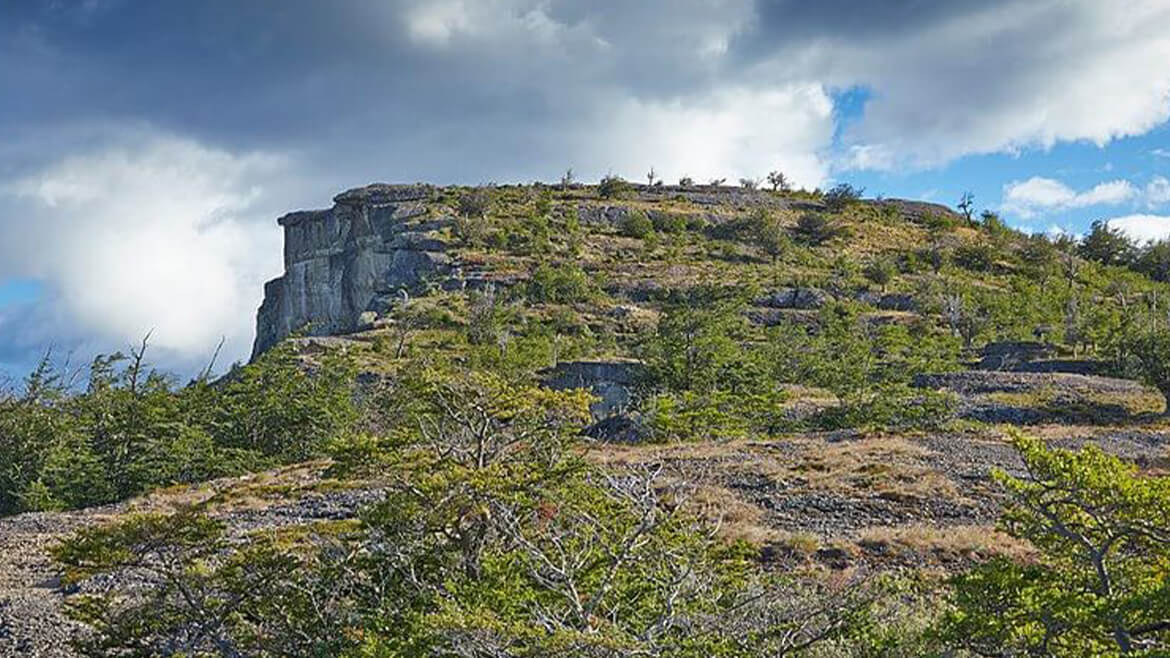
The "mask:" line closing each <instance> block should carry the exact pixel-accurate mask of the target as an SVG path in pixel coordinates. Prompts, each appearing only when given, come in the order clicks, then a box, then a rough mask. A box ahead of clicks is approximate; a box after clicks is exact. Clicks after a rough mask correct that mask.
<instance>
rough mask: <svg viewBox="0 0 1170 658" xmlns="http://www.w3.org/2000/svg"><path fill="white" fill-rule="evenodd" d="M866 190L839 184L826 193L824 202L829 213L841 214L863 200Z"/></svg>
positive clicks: (823, 198) (847, 184)
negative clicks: (862, 196)
mask: <svg viewBox="0 0 1170 658" xmlns="http://www.w3.org/2000/svg"><path fill="white" fill-rule="evenodd" d="M864 192H865V188H857V187H853V186H852V185H850V184H849V183H839V184H837V185H835V186H833V188H832V189H830V190H829V191H828V192H825V195H824V197H822V199H821V200H822V201H823V202H824V204H825V207H826V208H828V210H829V212H841V211H842V210H845V209H847V208H849V207H850V206H852V205H853V204H855V203H857V202H858V201H859V200H861V195H862V194H863V193H864Z"/></svg>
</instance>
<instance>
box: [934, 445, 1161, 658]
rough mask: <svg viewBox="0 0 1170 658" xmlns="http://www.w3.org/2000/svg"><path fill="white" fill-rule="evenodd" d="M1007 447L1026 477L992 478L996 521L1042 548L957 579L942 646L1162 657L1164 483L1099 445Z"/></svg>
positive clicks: (988, 652)
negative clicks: (998, 498) (998, 510)
mask: <svg viewBox="0 0 1170 658" xmlns="http://www.w3.org/2000/svg"><path fill="white" fill-rule="evenodd" d="M1013 443H1014V445H1015V447H1016V449H1017V450H1018V451H1019V453H1020V456H1021V457H1022V459H1023V462H1024V467H1025V473H1024V475H1023V476H1022V477H1015V476H1012V475H1009V474H1007V473H1004V472H1002V471H997V472H996V473H995V474H994V477H995V479H996V481H997V482H999V483H1000V485H1001V486H1002V487H1003V488H1004V490H1005V491H1006V492H1007V495H1008V507H1007V510H1006V511H1005V512H1004V515H1003V517H1002V519H1001V526H1002V527H1003V529H1004V530H1005V531H1007V533H1008V534H1010V535H1011V536H1013V537H1017V538H1020V539H1026V540H1028V542H1030V543H1031V545H1032V546H1034V547H1035V548H1036V550H1037V552H1038V553H1037V555H1035V556H1033V557H1031V558H1029V559H1027V560H1019V561H1012V560H1008V559H1006V558H997V559H994V560H992V561H990V562H988V563H986V564H984V565H982V566H979V567H976V568H975V569H974V570H972V571H971V572H969V573H967V574H964V575H962V576H960V577H959V578H957V579H956V581H955V582H954V586H955V592H954V598H953V603H954V606H955V607H954V609H953V611H952V612H951V613H949V615H948V618H947V621H946V623H945V625H944V635H945V636H946V637H947V639H948V640H949V642H950V643H951V644H952V645H954V646H955V648H962V649H968V650H971V651H973V652H974V654H975V655H982V656H1024V655H1027V656H1057V657H1063V656H1067V657H1070V658H1072V657H1074V656H1130V655H1134V656H1139V655H1140V656H1165V655H1170V479H1167V478H1159V477H1153V476H1151V475H1147V474H1143V473H1140V472H1139V471H1138V469H1137V467H1136V466H1134V465H1133V464H1131V463H1128V462H1125V461H1122V460H1121V459H1119V458H1117V457H1114V456H1112V455H1108V454H1106V453H1104V452H1102V451H1101V450H1100V449H1098V448H1095V447H1089V448H1085V449H1083V450H1081V451H1069V450H1054V449H1050V448H1048V447H1047V446H1045V444H1044V443H1043V442H1042V441H1040V440H1039V439H1035V438H1031V437H1026V436H1023V435H1016V436H1015V437H1014V438H1013Z"/></svg>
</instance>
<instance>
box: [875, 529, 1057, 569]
mask: <svg viewBox="0 0 1170 658" xmlns="http://www.w3.org/2000/svg"><path fill="white" fill-rule="evenodd" d="M857 545H858V546H859V547H861V548H862V549H863V550H867V551H869V552H880V553H882V554H886V555H890V556H891V557H914V556H927V555H929V556H932V557H934V558H935V559H938V560H939V561H942V562H952V561H957V560H980V559H987V558H989V557H1005V558H1009V559H1012V560H1017V561H1022V560H1027V559H1030V558H1032V557H1033V556H1035V554H1036V549H1035V548H1034V547H1033V546H1032V545H1031V544H1030V543H1028V542H1026V541H1024V540H1021V539H1016V538H1014V537H1011V536H1009V535H1006V534H1004V533H1003V532H1000V531H999V530H997V529H995V528H992V527H987V526H950V527H944V528H937V527H933V526H925V525H915V526H903V527H888V526H879V527H872V528H866V529H864V530H862V531H861V532H860V533H859V534H858V536H857Z"/></svg>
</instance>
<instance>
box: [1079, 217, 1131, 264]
mask: <svg viewBox="0 0 1170 658" xmlns="http://www.w3.org/2000/svg"><path fill="white" fill-rule="evenodd" d="M1077 251H1078V253H1079V254H1080V256H1081V257H1082V258H1084V259H1086V260H1092V261H1096V262H1098V263H1101V264H1102V265H1128V264H1129V263H1131V262H1132V261H1133V259H1134V255H1135V251H1136V248H1135V246H1134V243H1133V241H1132V240H1130V239H1129V237H1128V236H1126V235H1125V232H1124V231H1122V230H1121V229H1119V228H1116V227H1113V226H1110V225H1109V223H1108V222H1105V221H1102V220H1096V221H1094V222H1093V223H1092V225H1091V226H1090V227H1089V232H1088V234H1086V235H1085V237H1084V238H1082V239H1081V242H1080V244H1079V245H1077Z"/></svg>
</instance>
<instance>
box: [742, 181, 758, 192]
mask: <svg viewBox="0 0 1170 658" xmlns="http://www.w3.org/2000/svg"><path fill="white" fill-rule="evenodd" d="M739 186H740V187H742V188H743V189H745V190H755V189H756V188H757V187H759V186H760V181H758V180H756V179H754V178H741V179H739Z"/></svg>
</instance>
